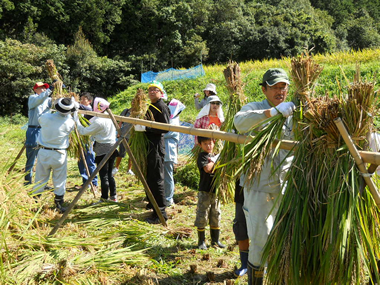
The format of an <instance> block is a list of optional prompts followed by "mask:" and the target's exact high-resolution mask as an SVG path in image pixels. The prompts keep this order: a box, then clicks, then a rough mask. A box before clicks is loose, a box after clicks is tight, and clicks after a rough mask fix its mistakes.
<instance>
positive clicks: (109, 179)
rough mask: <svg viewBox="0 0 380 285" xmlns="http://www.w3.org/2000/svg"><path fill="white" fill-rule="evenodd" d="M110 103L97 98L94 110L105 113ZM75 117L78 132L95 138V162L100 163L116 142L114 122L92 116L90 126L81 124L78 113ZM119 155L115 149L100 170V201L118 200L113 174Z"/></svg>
mask: <svg viewBox="0 0 380 285" xmlns="http://www.w3.org/2000/svg"><path fill="white" fill-rule="evenodd" d="M109 105H110V103H109V102H108V101H106V100H105V99H103V98H95V100H94V105H93V110H94V112H98V113H103V112H104V111H105V110H107V109H108V107H109ZM74 119H75V121H76V123H77V126H78V132H79V133H80V134H81V135H92V137H93V139H94V140H95V144H94V151H95V153H96V156H95V162H96V163H98V164H99V162H101V161H102V159H103V158H104V157H105V156H106V154H107V153H108V152H109V151H110V150H111V149H112V147H113V145H114V144H115V143H116V128H115V126H114V124H113V123H112V121H111V119H109V118H100V117H92V118H91V119H90V123H91V124H90V125H89V126H88V127H83V126H82V125H81V124H80V121H79V118H78V115H77V114H75V115H74ZM117 155H118V153H117V150H115V152H114V153H113V154H112V155H111V157H110V158H109V159H108V161H107V162H106V163H105V164H104V165H103V167H102V168H101V169H100V170H99V177H100V184H101V191H102V196H101V198H100V202H103V201H106V200H111V201H113V202H117V201H118V200H117V196H116V182H115V179H114V177H113V175H112V169H113V165H114V163H115V159H116V157H117Z"/></svg>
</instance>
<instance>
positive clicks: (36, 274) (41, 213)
mask: <svg viewBox="0 0 380 285" xmlns="http://www.w3.org/2000/svg"><path fill="white" fill-rule="evenodd" d="M0 172H1V176H0V284H53V283H54V284H55V283H56V284H84V283H83V282H90V283H91V284H93V282H95V283H97V282H98V281H99V280H98V279H99V277H98V276H99V275H100V274H103V275H104V276H105V278H106V276H109V274H111V273H112V272H123V271H125V272H127V270H128V266H129V265H134V264H137V263H140V262H146V257H145V254H144V250H142V249H137V248H136V246H135V244H126V240H127V239H129V237H133V238H135V239H136V238H137V237H141V236H143V235H145V233H146V232H152V231H154V229H152V228H150V227H149V226H147V225H144V224H139V223H137V222H135V221H133V220H129V221H128V220H124V221H123V222H121V221H120V218H119V217H118V216H117V215H115V214H114V213H115V212H117V211H118V209H117V208H115V207H117V205H115V206H114V209H110V211H112V213H113V214H112V215H107V214H105V213H104V212H99V209H98V208H96V207H87V208H84V209H81V210H78V212H77V215H78V216H77V217H80V218H79V219H78V218H75V217H74V219H73V220H71V222H68V223H67V224H65V225H64V227H63V229H61V230H60V231H59V233H58V234H57V235H56V236H54V237H47V236H48V233H49V231H50V230H51V227H52V222H53V223H54V220H56V219H57V218H59V217H58V216H57V215H58V213H57V212H55V211H54V210H52V209H50V208H48V207H47V206H45V199H47V197H44V196H45V195H46V196H47V194H45V195H44V196H43V197H41V198H40V199H39V200H35V199H34V198H33V197H30V196H29V195H28V194H27V193H28V192H30V191H31V188H32V187H33V185H30V186H24V187H22V186H20V185H23V182H24V179H23V175H24V174H23V173H17V172H12V173H10V174H9V175H6V167H4V168H2V169H1V170H0ZM20 189H21V191H20ZM73 221H75V224H74V223H72V222H73ZM147 227H149V228H147ZM99 229H101V231H99Z"/></svg>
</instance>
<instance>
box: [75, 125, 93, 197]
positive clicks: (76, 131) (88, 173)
mask: <svg viewBox="0 0 380 285" xmlns="http://www.w3.org/2000/svg"><path fill="white" fill-rule="evenodd" d="M75 134H76V135H77V138H78V139H79V152H80V156H81V158H82V160H83V165H84V167H85V168H86V173H87V178H88V177H90V170H89V169H88V164H87V161H86V156H85V155H84V151H83V147H82V142H81V140H80V135H79V133H78V128H77V125H75ZM90 185H91V190H92V194H94V198H96V189H95V186H94V184H93V183H92V180H91V183H90ZM83 186H84V185H82V188H83ZM81 190H82V189H81Z"/></svg>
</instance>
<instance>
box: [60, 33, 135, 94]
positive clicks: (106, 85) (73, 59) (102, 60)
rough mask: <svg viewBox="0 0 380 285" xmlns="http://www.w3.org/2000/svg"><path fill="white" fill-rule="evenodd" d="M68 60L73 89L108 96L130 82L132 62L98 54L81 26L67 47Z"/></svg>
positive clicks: (125, 86)
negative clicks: (130, 65) (73, 40)
mask: <svg viewBox="0 0 380 285" xmlns="http://www.w3.org/2000/svg"><path fill="white" fill-rule="evenodd" d="M67 63H68V64H69V66H70V67H71V72H70V78H71V80H70V81H71V87H72V89H73V90H74V91H88V92H92V93H94V94H96V95H100V96H102V97H105V98H107V97H108V96H111V95H113V94H115V93H116V92H118V91H120V90H123V89H125V88H127V87H128V86H129V85H130V84H131V76H130V75H129V70H130V68H129V64H128V63H127V62H125V61H122V60H113V59H109V58H107V57H99V56H98V55H97V54H96V52H95V51H94V49H93V48H92V46H91V44H90V42H89V41H88V40H87V39H86V38H85V35H84V34H83V31H82V29H79V31H78V32H77V33H76V35H75V42H74V45H73V46H70V47H69V48H68V50H67Z"/></svg>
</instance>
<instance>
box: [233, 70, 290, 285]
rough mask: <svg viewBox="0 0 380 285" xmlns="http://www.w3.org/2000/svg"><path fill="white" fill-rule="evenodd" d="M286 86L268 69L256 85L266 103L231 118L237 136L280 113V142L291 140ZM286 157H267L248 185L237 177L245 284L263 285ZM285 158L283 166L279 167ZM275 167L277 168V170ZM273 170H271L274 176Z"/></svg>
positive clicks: (282, 77)
mask: <svg viewBox="0 0 380 285" xmlns="http://www.w3.org/2000/svg"><path fill="white" fill-rule="evenodd" d="M289 84H290V82H289V78H288V75H287V74H286V72H285V71H284V70H283V69H280V68H272V69H269V70H268V71H267V72H266V73H265V74H264V76H263V80H262V82H261V83H260V85H261V86H262V91H263V93H264V95H265V96H266V99H265V100H263V101H261V102H251V103H248V104H246V105H245V106H243V107H242V109H241V110H240V111H239V112H238V113H237V114H236V115H235V118H234V124H235V127H236V129H237V130H238V131H239V132H240V133H247V132H250V131H252V130H254V131H259V130H260V129H261V128H262V127H263V126H265V125H266V123H267V120H268V119H269V118H271V117H273V116H275V115H277V114H279V113H280V114H282V116H283V117H286V118H287V119H286V121H285V124H284V125H283V127H282V130H283V131H282V138H283V139H288V140H292V138H293V132H292V122H291V121H292V117H291V115H292V113H293V111H294V108H295V106H294V104H293V103H292V102H285V100H286V98H287V95H288V88H289ZM287 156H288V151H286V150H279V151H278V153H276V155H275V156H274V157H273V156H272V155H269V156H267V157H266V158H265V162H264V164H263V166H262V171H261V173H260V175H259V176H258V177H254V179H252V180H249V181H248V180H247V179H245V178H246V177H247V173H245V174H243V175H242V177H241V182H240V184H241V185H242V186H244V197H245V200H244V204H243V210H244V213H245V215H246V220H247V229H248V236H249V238H250V245H249V254H248V284H255V285H260V284H263V275H264V271H263V268H264V264H262V262H261V259H262V252H263V248H264V245H265V243H266V241H267V238H268V235H269V233H270V231H271V229H272V226H273V221H274V218H275V215H276V212H277V209H278V205H279V202H280V201H281V196H282V194H281V189H282V182H283V181H284V176H285V173H286V171H287V169H288V167H289V165H290V162H291V157H287ZM285 158H286V160H287V161H286V163H282V161H283V160H284V159H285ZM279 165H280V167H278V166H279ZM277 167H278V168H277ZM273 169H274V170H275V172H274V173H273Z"/></svg>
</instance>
